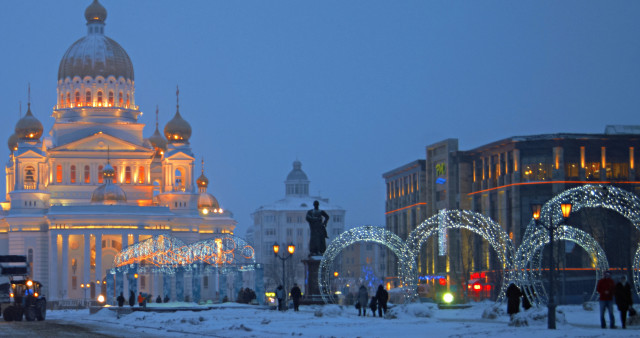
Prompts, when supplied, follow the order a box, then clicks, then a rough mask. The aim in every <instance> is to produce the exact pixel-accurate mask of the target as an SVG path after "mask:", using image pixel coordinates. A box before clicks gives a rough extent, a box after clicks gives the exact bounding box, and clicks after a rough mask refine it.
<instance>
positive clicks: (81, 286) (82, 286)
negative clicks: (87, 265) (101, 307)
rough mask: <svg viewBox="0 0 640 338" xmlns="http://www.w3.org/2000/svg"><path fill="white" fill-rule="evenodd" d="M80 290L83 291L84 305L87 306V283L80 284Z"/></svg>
mask: <svg viewBox="0 0 640 338" xmlns="http://www.w3.org/2000/svg"><path fill="white" fill-rule="evenodd" d="M76 285H77V284H76ZM80 288H81V289H84V303H85V305H86V304H87V289H88V288H89V283H87V284H86V285H85V284H80Z"/></svg>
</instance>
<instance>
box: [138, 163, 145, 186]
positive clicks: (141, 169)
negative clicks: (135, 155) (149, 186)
mask: <svg viewBox="0 0 640 338" xmlns="http://www.w3.org/2000/svg"><path fill="white" fill-rule="evenodd" d="M138 183H144V167H143V166H140V167H138Z"/></svg>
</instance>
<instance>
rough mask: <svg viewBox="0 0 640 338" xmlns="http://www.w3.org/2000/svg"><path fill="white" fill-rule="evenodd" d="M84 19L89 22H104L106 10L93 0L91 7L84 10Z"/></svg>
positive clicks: (96, 0)
mask: <svg viewBox="0 0 640 338" xmlns="http://www.w3.org/2000/svg"><path fill="white" fill-rule="evenodd" d="M84 17H85V19H87V23H89V22H104V21H105V20H106V19H107V10H106V9H105V8H104V7H103V6H102V5H101V4H100V3H99V2H98V0H93V2H92V3H91V5H89V7H87V9H85V10H84Z"/></svg>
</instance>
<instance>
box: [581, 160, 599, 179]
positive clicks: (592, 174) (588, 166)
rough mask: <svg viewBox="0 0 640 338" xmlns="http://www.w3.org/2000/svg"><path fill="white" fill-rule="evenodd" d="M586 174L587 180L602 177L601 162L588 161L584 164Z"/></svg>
mask: <svg viewBox="0 0 640 338" xmlns="http://www.w3.org/2000/svg"><path fill="white" fill-rule="evenodd" d="M584 176H585V178H586V179H587V181H597V180H599V179H600V162H588V163H585V166H584Z"/></svg>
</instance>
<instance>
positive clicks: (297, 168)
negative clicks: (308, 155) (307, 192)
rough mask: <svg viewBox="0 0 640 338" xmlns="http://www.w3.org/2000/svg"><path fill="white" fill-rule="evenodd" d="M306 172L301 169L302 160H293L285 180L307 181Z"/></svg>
mask: <svg viewBox="0 0 640 338" xmlns="http://www.w3.org/2000/svg"><path fill="white" fill-rule="evenodd" d="M308 180H309V179H308V178H307V174H305V173H304V171H302V162H300V161H298V160H296V161H294V162H293V170H291V172H289V175H287V181H308Z"/></svg>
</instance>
